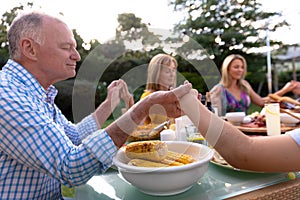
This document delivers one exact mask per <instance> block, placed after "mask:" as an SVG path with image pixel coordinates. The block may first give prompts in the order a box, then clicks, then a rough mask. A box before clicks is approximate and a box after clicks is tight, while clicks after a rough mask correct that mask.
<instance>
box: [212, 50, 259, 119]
mask: <svg viewBox="0 0 300 200" xmlns="http://www.w3.org/2000/svg"><path fill="white" fill-rule="evenodd" d="M246 73H247V62H246V60H245V58H244V57H243V56H241V55H238V54H231V55H229V56H227V57H226V58H225V59H224V61H223V64H222V78H221V81H220V83H219V84H217V85H215V86H214V87H213V88H212V90H211V91H210V93H211V101H212V104H213V105H217V106H218V108H219V109H218V112H219V113H218V114H219V115H221V116H224V115H225V114H226V113H227V112H245V113H247V110H248V108H249V106H250V104H251V102H252V103H253V104H256V105H258V106H260V107H263V106H264V103H265V102H264V100H263V98H261V97H260V96H259V95H258V94H257V93H256V92H255V91H254V90H253V89H252V87H251V85H250V84H249V83H248V82H247V81H246V80H245V79H244V78H245V75H246Z"/></svg>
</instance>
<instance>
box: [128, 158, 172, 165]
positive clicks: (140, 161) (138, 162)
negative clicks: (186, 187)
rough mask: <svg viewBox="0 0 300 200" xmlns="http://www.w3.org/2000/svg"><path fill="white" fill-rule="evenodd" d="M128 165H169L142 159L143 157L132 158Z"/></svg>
mask: <svg viewBox="0 0 300 200" xmlns="http://www.w3.org/2000/svg"><path fill="white" fill-rule="evenodd" d="M128 165H132V166H137V167H169V165H167V164H163V163H159V162H154V161H149V160H144V159H138V158H136V159H132V160H130V161H129V163H128Z"/></svg>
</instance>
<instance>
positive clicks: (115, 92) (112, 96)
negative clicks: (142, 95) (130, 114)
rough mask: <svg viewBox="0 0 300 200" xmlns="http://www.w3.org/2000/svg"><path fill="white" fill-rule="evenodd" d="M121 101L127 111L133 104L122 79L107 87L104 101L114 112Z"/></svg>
mask: <svg viewBox="0 0 300 200" xmlns="http://www.w3.org/2000/svg"><path fill="white" fill-rule="evenodd" d="M121 99H122V100H123V101H124V102H125V105H126V108H127V109H128V108H130V107H131V106H132V105H133V104H134V101H133V98H132V96H131V95H130V93H129V91H128V88H127V84H126V83H125V81H123V80H122V79H119V80H115V81H113V82H111V84H110V85H109V86H108V87H107V97H106V100H107V101H108V102H110V103H111V110H114V109H115V108H116V107H117V106H118V104H119V103H120V100H121Z"/></svg>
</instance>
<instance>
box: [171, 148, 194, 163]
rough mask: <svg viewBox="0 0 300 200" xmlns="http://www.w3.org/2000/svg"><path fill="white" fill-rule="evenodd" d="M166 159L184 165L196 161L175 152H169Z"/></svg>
mask: <svg viewBox="0 0 300 200" xmlns="http://www.w3.org/2000/svg"><path fill="white" fill-rule="evenodd" d="M166 159H168V160H174V161H177V162H180V163H183V164H189V163H192V162H194V161H195V159H194V158H193V157H192V156H190V155H188V154H183V153H177V152H174V151H168V153H167V157H166Z"/></svg>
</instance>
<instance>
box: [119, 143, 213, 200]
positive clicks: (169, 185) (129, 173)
mask: <svg viewBox="0 0 300 200" xmlns="http://www.w3.org/2000/svg"><path fill="white" fill-rule="evenodd" d="M165 143H166V144H167V146H168V150H170V151H175V152H178V153H184V154H188V155H191V156H193V158H194V159H195V160H196V161H195V162H193V163H189V164H186V165H183V166H171V167H137V166H130V165H128V164H127V163H128V162H129V161H130V159H129V158H128V157H126V155H125V147H122V148H120V149H119V150H118V152H117V154H116V156H115V157H114V158H113V163H114V165H115V166H116V167H117V168H118V171H119V173H120V175H121V176H122V177H123V178H124V180H126V181H127V182H128V183H129V184H131V185H133V186H135V187H136V188H138V189H139V190H140V191H141V192H143V193H146V194H149V195H155V196H168V195H175V194H179V193H182V192H184V191H187V190H189V189H190V188H191V187H192V186H193V185H194V184H195V183H196V182H197V181H198V180H199V179H200V178H201V177H202V176H203V175H204V174H205V172H206V171H207V169H208V166H209V161H210V160H211V158H212V156H213V154H214V152H213V150H212V149H211V148H209V147H207V146H205V145H202V144H198V143H194V142H186V141H165Z"/></svg>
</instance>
